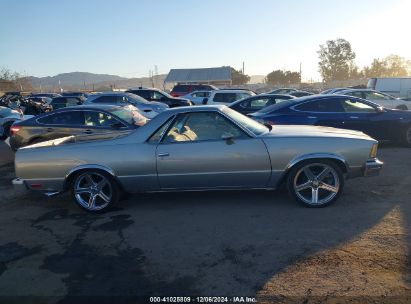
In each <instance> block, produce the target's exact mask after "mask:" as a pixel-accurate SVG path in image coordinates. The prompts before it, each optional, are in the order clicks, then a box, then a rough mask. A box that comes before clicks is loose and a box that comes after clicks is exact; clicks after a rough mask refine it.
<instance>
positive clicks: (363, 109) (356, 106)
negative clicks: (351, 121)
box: [342, 99, 377, 113]
mask: <svg viewBox="0 0 411 304" xmlns="http://www.w3.org/2000/svg"><path fill="white" fill-rule="evenodd" d="M342 106H343V108H344V110H345V112H347V113H374V112H376V111H377V110H376V109H374V108H373V107H372V106H370V105H368V104H366V103H363V102H362V101H359V100H355V99H347V100H344V101H343V102H342Z"/></svg>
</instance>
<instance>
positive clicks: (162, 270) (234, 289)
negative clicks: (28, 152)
mask: <svg viewBox="0 0 411 304" xmlns="http://www.w3.org/2000/svg"><path fill="white" fill-rule="evenodd" d="M7 155H9V154H8V152H7V147H5V146H4V144H3V143H1V146H0V159H2V160H4V162H8V161H6V158H7V159H10V158H9V157H10V155H9V156H7ZM410 155H411V149H404V148H396V147H385V148H382V149H381V150H380V158H381V159H382V160H383V161H385V162H386V166H385V168H384V170H383V172H382V175H381V176H379V177H375V178H362V179H356V180H351V181H348V182H347V184H346V189H345V193H344V194H343V196H342V197H341V199H340V200H339V201H338V202H337V203H336V204H334V205H332V206H330V207H328V208H324V209H307V208H303V207H300V206H299V205H297V204H296V203H294V202H293V201H291V200H290V199H289V197H288V195H287V194H286V193H283V192H281V191H280V192H271V191H250V192H242V191H241V192H240V191H238V192H213V193H210V192H209V193H182V194H181V193H180V194H178V193H175V194H146V195H137V196H132V197H131V198H129V199H128V200H126V201H123V202H121V204H120V205H119V206H118V208H117V210H115V211H113V212H111V213H107V214H104V215H98V216H93V215H88V214H86V213H83V212H82V211H80V210H79V209H78V208H77V207H76V206H74V204H73V203H72V202H71V200H70V199H69V198H68V197H67V196H60V197H55V198H52V199H46V198H44V197H42V196H40V195H37V194H36V195H31V196H21V195H18V194H15V193H13V192H12V190H11V189H12V187H11V184H10V180H11V179H12V177H13V174H14V173H13V166H12V164H9V165H4V164H3V165H2V166H1V167H0V296H21V295H24V296H43V297H36V298H32V297H28V298H18V299H17V300H16V299H14V300H16V301H17V303H20V302H22V301H23V300H25V301H28V302H31V301H36V302H39V303H41V302H51V303H54V302H59V303H67V302H68V301H69V300H70V299H72V298H70V296H76V295H100V296H104V295H114V296H115V295H122V296H124V295H125V296H135V295H161V296H183V295H191V296H193V295H196V296H197V295H202V296H255V297H257V299H258V300H260V301H261V302H273V301H275V302H277V303H288V302H295V303H324V302H326V303H342V302H350V303H365V302H369V303H380V302H381V303H410V302H411V259H410V251H411V250H410V249H411V247H410V246H411V200H410V197H411V195H410V194H411V175H410V172H411V157H410ZM48 296H52V297H48ZM1 299H2V298H0V302H2V300H1ZM5 299H8V300H13V299H12V298H3V300H5ZM120 299H123V300H125V299H128V300H130V298H116V300H115V302H117V303H118V302H119V301H120ZM128 300H127V301H128ZM111 301H114V300H113V298H100V303H104V302H111ZM130 301H131V300H130ZM131 302H132V301H131Z"/></svg>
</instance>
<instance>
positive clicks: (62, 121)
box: [38, 111, 84, 126]
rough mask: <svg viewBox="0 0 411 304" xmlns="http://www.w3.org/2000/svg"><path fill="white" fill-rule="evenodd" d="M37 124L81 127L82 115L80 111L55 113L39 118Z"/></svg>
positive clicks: (82, 123) (82, 122)
mask: <svg viewBox="0 0 411 304" xmlns="http://www.w3.org/2000/svg"><path fill="white" fill-rule="evenodd" d="M38 122H39V123H41V124H46V125H72V126H83V125H84V113H83V112H82V111H71V112H69V111H67V112H63V113H56V114H52V115H48V116H46V117H43V118H40V119H39V120H38Z"/></svg>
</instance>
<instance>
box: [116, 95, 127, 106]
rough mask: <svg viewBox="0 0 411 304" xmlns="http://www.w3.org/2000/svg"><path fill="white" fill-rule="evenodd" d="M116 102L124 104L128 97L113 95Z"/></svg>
mask: <svg viewBox="0 0 411 304" xmlns="http://www.w3.org/2000/svg"><path fill="white" fill-rule="evenodd" d="M114 97H115V103H116V104H125V103H128V98H127V97H126V96H114Z"/></svg>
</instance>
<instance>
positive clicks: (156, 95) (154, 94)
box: [151, 91, 164, 100]
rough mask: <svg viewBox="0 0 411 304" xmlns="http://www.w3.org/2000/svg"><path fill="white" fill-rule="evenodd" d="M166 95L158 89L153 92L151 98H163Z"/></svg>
mask: <svg viewBox="0 0 411 304" xmlns="http://www.w3.org/2000/svg"><path fill="white" fill-rule="evenodd" d="M163 97H164V96H163V95H162V94H160V93H158V92H156V91H152V92H151V99H152V100H161V99H162V98H163Z"/></svg>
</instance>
